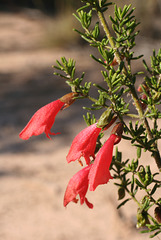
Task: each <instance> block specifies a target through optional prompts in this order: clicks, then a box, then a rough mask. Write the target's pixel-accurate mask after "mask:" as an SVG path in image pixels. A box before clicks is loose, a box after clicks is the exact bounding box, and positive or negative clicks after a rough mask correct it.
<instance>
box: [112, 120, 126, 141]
mask: <svg viewBox="0 0 161 240" xmlns="http://www.w3.org/2000/svg"><path fill="white" fill-rule="evenodd" d="M123 128H124V126H123V123H121V122H119V123H117V124H116V126H115V127H114V128H113V129H112V131H111V135H112V134H115V135H117V136H118V137H117V138H116V140H115V144H117V143H119V142H120V141H121V137H122V133H123Z"/></svg>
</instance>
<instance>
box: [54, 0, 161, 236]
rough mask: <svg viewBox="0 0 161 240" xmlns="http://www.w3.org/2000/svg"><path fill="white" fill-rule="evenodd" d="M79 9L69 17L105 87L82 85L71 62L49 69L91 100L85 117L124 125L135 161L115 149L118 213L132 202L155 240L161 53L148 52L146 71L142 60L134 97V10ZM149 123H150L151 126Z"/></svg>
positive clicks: (160, 166) (97, 3)
mask: <svg viewBox="0 0 161 240" xmlns="http://www.w3.org/2000/svg"><path fill="white" fill-rule="evenodd" d="M82 3H83V4H82V7H80V8H79V9H78V10H77V12H76V14H74V16H75V18H76V19H77V20H78V21H79V23H80V24H81V26H82V31H81V30H77V29H75V31H76V32H77V33H78V34H79V35H80V36H81V37H82V38H83V39H84V40H85V41H87V42H88V43H89V45H90V46H91V47H94V48H97V50H98V54H99V57H97V56H94V55H91V58H92V59H94V60H95V61H96V62H97V63H98V64H100V65H101V66H102V71H101V72H102V81H104V82H105V83H106V87H103V86H101V85H98V84H96V83H93V82H88V81H84V76H85V74H84V73H82V75H81V76H80V77H76V74H75V72H76V62H75V61H74V60H73V59H69V60H67V59H66V58H65V57H62V58H61V61H57V62H56V63H57V65H56V66H54V68H55V72H54V74H56V75H58V76H60V77H63V78H64V79H65V81H66V83H67V84H68V85H69V87H70V88H71V90H72V91H73V92H76V93H78V96H77V97H76V98H77V99H82V98H88V99H89V100H91V107H90V108H89V111H93V110H98V109H103V110H104V112H105V114H106V113H107V112H109V111H110V112H112V114H113V115H114V116H117V118H118V119H119V121H120V122H122V123H123V125H124V134H123V136H122V138H123V139H125V140H126V141H130V142H131V145H132V146H133V148H134V151H135V149H136V152H137V158H136V159H134V158H133V159H131V160H130V159H127V160H123V159H122V153H121V152H119V151H118V149H116V153H115V156H114V157H113V161H112V164H111V169H112V170H113V178H114V179H115V185H116V186H118V199H119V201H121V203H120V204H119V206H118V208H120V207H122V206H123V205H125V204H126V203H127V202H128V201H130V200H134V201H135V202H136V204H137V213H136V215H137V221H138V222H137V227H138V228H140V227H143V226H146V230H144V231H142V232H153V234H152V235H151V237H154V236H156V235H157V234H159V233H160V232H161V222H160V221H159V220H158V219H160V218H159V217H160V216H159V217H158V215H159V213H160V215H161V210H160V212H159V213H158V211H157V216H156V214H155V215H153V216H152V215H151V214H150V213H149V210H150V209H151V208H155V209H156V208H157V209H161V199H160V198H156V193H157V192H159V191H160V188H161V180H160V174H161V173H160V171H161V157H160V153H159V150H158V140H159V139H161V130H160V129H158V121H159V119H160V118H161V111H160V105H161V49H160V50H159V51H158V52H157V53H156V51H154V52H153V56H152V57H151V66H148V64H147V63H146V61H145V60H143V65H144V67H145V71H144V75H145V77H144V81H143V82H142V84H141V86H140V87H139V89H138V90H139V91H137V89H136V80H137V77H138V75H140V74H143V72H133V71H132V65H133V63H134V62H135V61H137V60H138V59H140V58H142V57H143V55H139V56H136V55H135V53H134V50H133V48H134V46H135V38H136V37H137V35H138V34H139V31H138V25H139V23H138V22H137V20H136V19H135V15H134V10H135V9H134V8H132V6H131V4H130V5H125V6H124V7H123V8H120V7H117V5H116V4H115V3H113V2H109V1H107V0H82ZM109 8H113V10H114V16H113V17H112V16H108V9H109ZM95 16H97V19H96V17H95ZM105 16H106V18H107V19H106V18H105ZM109 24H111V27H112V30H111V31H110V30H109V29H110V28H109ZM102 29H103V32H104V34H103V35H102ZM92 87H95V88H97V89H98V98H96V97H93V96H91V94H90V90H91V88H92ZM129 96H131V98H132V100H133V105H134V106H135V108H136V111H137V113H136V114H133V113H132V112H131V106H130V105H129V102H128V101H129V100H128V99H129V98H128V97H129ZM127 116H128V117H129V118H131V120H130V121H129V123H128V124H127V123H126V121H125V119H126V118H127ZM105 119H106V118H105ZM133 119H137V120H136V121H134V120H133ZM85 120H86V122H87V124H88V125H90V124H92V123H93V122H95V121H96V120H95V117H94V114H93V116H92V118H91V117H90V114H89V112H88V113H87V118H85ZM149 121H150V122H152V123H153V124H152V125H151V126H150V125H149ZM106 124H108V123H107V122H106V120H105V122H104V126H105V125H106ZM102 136H103V134H102V135H101V137H102ZM101 137H100V138H99V142H100V140H101ZM100 147H101V144H99V148H100ZM142 150H144V151H148V152H149V153H150V154H151V157H152V159H153V160H154V162H155V163H156V169H155V172H152V170H151V167H150V166H149V165H146V161H145V162H144V165H141V164H140V159H141V156H142ZM139 191H142V192H144V196H143V198H142V199H141V200H140V199H139V197H138V196H137V193H138V192H139Z"/></svg>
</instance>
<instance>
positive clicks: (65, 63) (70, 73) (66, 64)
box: [53, 57, 91, 98]
mask: <svg viewBox="0 0 161 240" xmlns="http://www.w3.org/2000/svg"><path fill="white" fill-rule="evenodd" d="M61 61H62V62H61V63H60V61H58V60H57V61H56V63H57V66H53V67H54V68H55V69H56V70H59V71H60V72H58V71H57V72H56V71H55V72H54V74H55V75H57V76H59V77H62V78H65V79H66V83H67V84H68V85H69V86H70V87H71V90H72V92H76V93H78V94H80V96H78V97H76V98H85V97H87V96H88V94H89V90H90V87H91V82H85V84H84V85H81V83H82V81H83V78H84V74H85V73H82V75H81V77H80V78H78V77H75V61H74V60H73V59H70V58H69V60H67V59H66V58H65V57H62V58H61ZM61 72H63V73H64V74H62V73H61Z"/></svg>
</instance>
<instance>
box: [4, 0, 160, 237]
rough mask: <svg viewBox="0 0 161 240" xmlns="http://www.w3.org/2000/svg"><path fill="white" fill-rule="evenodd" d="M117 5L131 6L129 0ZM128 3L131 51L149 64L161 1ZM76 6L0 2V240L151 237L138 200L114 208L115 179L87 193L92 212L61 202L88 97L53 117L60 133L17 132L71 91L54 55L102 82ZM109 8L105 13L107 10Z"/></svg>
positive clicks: (41, 0)
mask: <svg viewBox="0 0 161 240" xmlns="http://www.w3.org/2000/svg"><path fill="white" fill-rule="evenodd" d="M120 2H121V3H120ZM116 3H118V4H120V5H123V4H129V0H125V1H119V0H117V1H116ZM131 3H132V5H133V6H134V7H136V10H135V15H136V18H137V20H138V21H139V22H141V24H140V25H139V26H138V29H139V30H140V34H139V36H138V37H137V39H136V47H135V54H136V55H140V54H144V59H145V60H146V61H147V62H148V63H149V62H150V56H151V55H152V51H153V49H156V51H158V49H159V48H160V39H161V1H160V0H142V1H139V0H135V1H131ZM79 6H81V3H80V2H79V1H74V0H60V1H56V0H55V1H54V0H21V1H20V0H15V1H14V0H0V126H1V131H0V140H1V144H0V185H1V187H0V193H1V198H0V213H1V219H0V239H3V240H5V239H6V240H10V239H12V240H21V239H23V240H29V239H30V240H35V239H39V240H51V239H52V240H69V239H70V240H74V239H75V238H77V240H82V239H84V240H87V239H88V240H106V239H107V240H117V239H119V240H120V239H124V240H126V239H132V240H133V239H137V240H144V239H147V237H148V236H147V235H140V234H139V233H138V232H139V231H138V230H136V228H135V225H136V217H135V214H136V206H135V205H134V206H133V205H130V204H129V205H128V206H127V207H125V208H123V210H120V211H117V210H116V207H117V205H118V201H117V191H116V189H115V187H114V186H113V185H112V183H109V184H108V185H107V187H106V186H105V187H102V188H101V187H100V189H98V191H96V192H94V193H93V194H91V193H90V194H89V201H91V202H93V203H94V205H95V208H94V210H92V211H91V210H89V209H87V207H86V206H80V205H79V204H77V205H75V204H72V203H71V204H70V206H69V207H68V208H67V209H66V210H65V209H64V208H63V206H62V202H63V194H64V191H65V188H66V185H67V182H68V181H69V179H70V177H71V176H72V175H73V174H74V173H75V172H76V171H78V170H79V169H80V168H79V166H78V165H77V164H71V165H70V164H69V165H67V164H66V160H65V157H66V155H67V153H68V150H69V146H70V144H71V142H72V139H73V137H74V136H75V135H76V134H77V133H78V132H79V131H80V130H82V129H83V128H84V127H85V126H86V125H85V123H84V121H83V118H82V113H83V114H85V113H86V111H85V110H83V109H82V106H84V105H88V104H89V103H88V102H87V101H86V100H82V101H77V102H75V103H74V104H73V105H72V106H71V107H70V108H69V109H66V110H64V111H63V112H61V113H60V114H59V115H58V116H57V118H56V121H55V124H54V127H53V131H54V132H61V134H60V135H58V136H56V137H53V138H52V140H51V141H49V140H48V139H46V137H45V135H41V136H38V137H33V138H31V139H30V140H28V141H22V140H21V139H19V136H18V135H19V132H20V131H21V130H22V129H23V128H24V126H25V125H26V123H27V122H28V120H29V119H30V117H31V116H32V115H33V114H34V112H35V111H36V110H37V109H38V108H40V107H42V106H43V105H45V104H47V103H49V102H51V101H53V100H55V99H57V98H59V97H61V96H63V95H65V94H66V93H68V92H69V91H70V89H69V88H68V87H67V86H66V84H65V82H64V80H63V79H60V78H58V77H56V76H54V75H53V72H54V69H53V68H52V65H55V64H56V59H58V60H60V58H61V57H62V56H65V57H66V58H67V59H68V58H74V59H75V60H76V66H77V73H76V74H77V76H80V75H81V73H82V72H86V74H85V79H86V80H89V81H93V82H97V83H101V82H102V77H101V73H100V70H101V68H100V66H99V65H98V64H97V63H96V62H94V61H93V60H92V59H91V58H90V53H91V52H92V53H93V54H95V55H97V50H96V49H92V48H90V47H89V46H88V45H87V44H86V43H85V42H84V40H82V39H80V37H79V35H78V34H77V33H75V32H74V31H73V28H77V29H80V26H79V24H78V23H77V21H76V20H75V18H74V17H73V16H72V13H73V12H74V11H75V10H76V9H77V8H78V7H79ZM112 8H113V7H110V9H109V12H108V14H112V12H113V10H112ZM133 70H134V71H135V70H143V66H142V60H140V62H138V63H135V64H134V66H133ZM139 81H142V79H138V82H139ZM93 94H96V92H95V91H94V90H93ZM98 114H99V113H98ZM98 116H99V115H98ZM107 134H108V133H107ZM107 136H108V135H107ZM125 145H126V146H125ZM120 148H121V149H122V150H126V149H127V143H125V142H121V144H120ZM129 149H130V146H129ZM130 155H131V154H130V151H129V152H127V151H124V157H125V158H126V157H128V156H129V157H130ZM92 195H94V196H93V198H92ZM154 239H155V238H154ZM156 239H158V238H157V237H156Z"/></svg>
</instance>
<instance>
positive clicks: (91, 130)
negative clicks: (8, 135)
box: [66, 123, 101, 165]
mask: <svg viewBox="0 0 161 240" xmlns="http://www.w3.org/2000/svg"><path fill="white" fill-rule="evenodd" d="M100 131H101V128H98V127H97V125H96V123H95V124H92V125H90V126H89V127H87V128H85V129H83V130H82V131H81V132H80V133H79V134H78V135H77V136H76V137H75V138H74V140H73V142H72V145H71V147H70V150H69V153H68V155H67V157H66V159H67V162H68V163H69V162H71V161H75V160H79V159H80V158H81V157H84V158H85V160H86V163H87V165H89V164H90V156H92V157H93V158H94V157H95V156H94V151H95V148H96V141H97V138H98V135H99V133H100Z"/></svg>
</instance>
